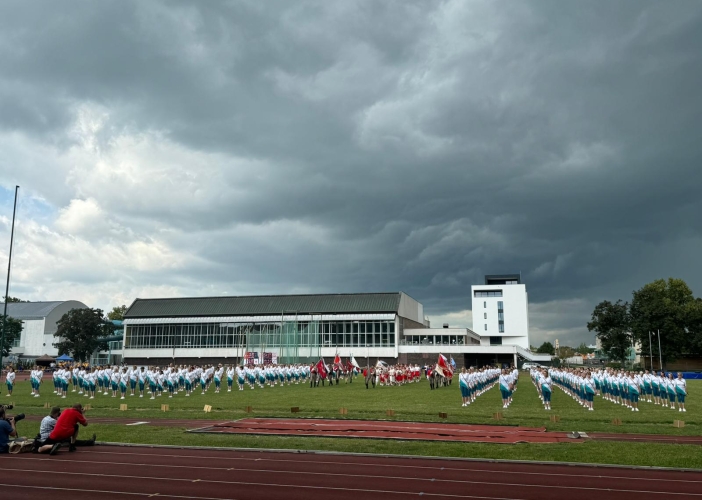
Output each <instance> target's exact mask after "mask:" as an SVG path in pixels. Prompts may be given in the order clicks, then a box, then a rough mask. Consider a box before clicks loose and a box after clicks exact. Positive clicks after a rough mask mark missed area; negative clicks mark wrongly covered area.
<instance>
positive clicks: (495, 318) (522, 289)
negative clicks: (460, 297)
mask: <svg viewBox="0 0 702 500" xmlns="http://www.w3.org/2000/svg"><path fill="white" fill-rule="evenodd" d="M471 292H472V293H471V295H472V297H473V306H472V310H473V331H474V332H475V333H477V334H479V335H480V344H481V345H493V346H496V345H517V346H520V347H522V348H524V349H529V300H528V297H527V291H526V286H525V285H524V284H522V283H521V276H520V275H519V274H500V275H487V276H485V284H484V285H474V286H472V287H471Z"/></svg>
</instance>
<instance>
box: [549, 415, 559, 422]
mask: <svg viewBox="0 0 702 500" xmlns="http://www.w3.org/2000/svg"><path fill="white" fill-rule="evenodd" d="M550 420H551V422H560V421H561V417H559V416H558V415H551V417H550Z"/></svg>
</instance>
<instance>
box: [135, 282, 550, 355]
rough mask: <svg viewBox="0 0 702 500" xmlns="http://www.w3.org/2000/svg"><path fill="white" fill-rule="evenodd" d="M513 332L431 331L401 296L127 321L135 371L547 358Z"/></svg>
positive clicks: (201, 307)
mask: <svg viewBox="0 0 702 500" xmlns="http://www.w3.org/2000/svg"><path fill="white" fill-rule="evenodd" d="M473 293H475V291H474V292H473ZM474 302H475V299H474ZM474 305H475V304H474ZM474 314H475V311H474ZM496 314H497V313H496ZM474 317H475V316H474ZM474 324H475V323H474ZM506 325H509V322H507V323H506ZM446 326H447V325H446ZM505 328H507V327H505ZM507 333H508V334H506V335H505V339H509V340H512V339H513V338H514V339H518V338H519V342H515V343H510V344H508V343H506V342H504V343H502V344H499V345H495V342H494V341H493V340H491V338H492V337H494V336H486V337H483V336H481V335H479V334H478V333H476V332H475V331H473V330H470V329H468V328H448V327H446V328H429V322H428V321H427V320H425V319H424V307H423V306H422V304H421V303H419V302H418V301H416V300H415V299H413V298H412V297H410V296H409V295H407V294H406V293H403V292H392V293H359V294H317V295H267V296H242V297H192V298H170V299H136V300H135V301H134V302H133V303H132V305H131V306H130V307H129V309H128V310H127V312H126V313H125V316H124V345H123V350H122V354H123V357H124V361H125V362H126V363H128V364H137V365H156V364H158V365H163V364H168V363H172V362H176V363H183V364H185V363H193V364H202V363H227V364H229V363H239V362H242V358H244V356H246V355H247V353H248V356H249V357H250V358H251V361H252V362H253V361H255V362H278V363H309V362H313V361H317V360H318V359H319V358H320V357H324V358H327V359H328V360H330V358H333V357H334V356H335V354H337V353H338V354H339V355H340V356H341V357H343V358H345V357H348V356H351V355H353V356H354V357H355V358H356V359H357V361H358V362H359V363H360V364H364V363H365V362H371V363H375V361H376V360H377V359H382V360H384V361H387V362H390V363H397V362H400V363H419V364H426V363H432V362H433V361H435V360H436V357H437V355H438V354H439V353H442V354H444V355H447V356H451V357H453V358H454V359H455V361H456V363H457V364H465V365H467V366H477V365H484V364H489V363H490V364H491V363H516V362H517V360H518V359H519V358H521V359H526V360H529V361H548V360H549V359H550V357H548V356H546V357H544V356H540V355H536V354H533V353H531V352H530V351H528V345H529V344H528V331H527V334H526V335H527V339H526V346H527V348H524V347H523V339H521V338H520V337H521V336H522V332H521V331H520V333H519V334H518V335H517V333H516V332H515V334H514V335H509V332H507ZM537 358H539V359H537ZM541 358H543V359H541Z"/></svg>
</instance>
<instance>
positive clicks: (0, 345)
mask: <svg viewBox="0 0 702 500" xmlns="http://www.w3.org/2000/svg"><path fill="white" fill-rule="evenodd" d="M18 191H19V186H15V205H14V207H13V208H12V231H11V232H10V255H9V258H8V260H7V283H6V284H5V310H4V311H3V314H2V334H0V365H2V351H3V349H4V348H5V328H6V327H7V301H8V297H7V296H8V295H9V294H10V268H11V266H12V243H13V242H14V239H15V214H16V213H17V192H18Z"/></svg>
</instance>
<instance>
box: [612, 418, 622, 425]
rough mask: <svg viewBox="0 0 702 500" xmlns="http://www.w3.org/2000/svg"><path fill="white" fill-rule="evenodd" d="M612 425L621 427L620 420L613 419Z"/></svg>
mask: <svg viewBox="0 0 702 500" xmlns="http://www.w3.org/2000/svg"><path fill="white" fill-rule="evenodd" d="M612 425H622V419H621V418H615V419H614V420H612Z"/></svg>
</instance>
